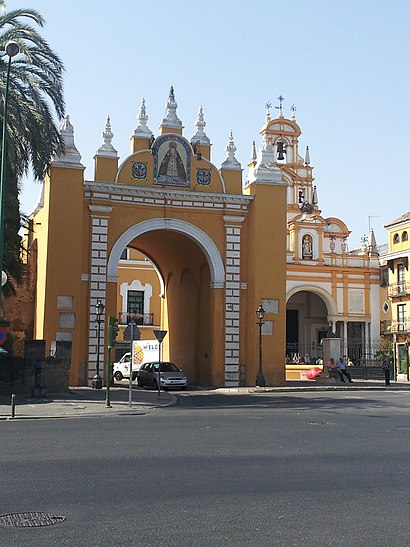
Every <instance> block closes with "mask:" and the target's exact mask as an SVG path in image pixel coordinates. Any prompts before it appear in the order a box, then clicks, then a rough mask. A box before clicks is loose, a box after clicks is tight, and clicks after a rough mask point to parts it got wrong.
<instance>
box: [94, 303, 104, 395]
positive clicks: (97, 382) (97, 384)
mask: <svg viewBox="0 0 410 547" xmlns="http://www.w3.org/2000/svg"><path fill="white" fill-rule="evenodd" d="M103 313H104V304H103V303H102V302H101V300H99V301H98V302H97V305H96V306H95V318H96V321H97V325H98V327H97V374H96V375H95V376H94V378H93V388H95V389H102V378H101V376H100V337H101V323H102V322H103V320H104V319H103V317H102V315H103Z"/></svg>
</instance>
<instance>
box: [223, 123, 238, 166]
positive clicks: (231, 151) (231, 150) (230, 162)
mask: <svg viewBox="0 0 410 547" xmlns="http://www.w3.org/2000/svg"><path fill="white" fill-rule="evenodd" d="M225 150H226V152H227V154H228V157H227V158H226V160H225V161H224V162H223V163H222V165H221V168H222V169H233V170H240V169H241V164H240V163H239V161H238V160H237V159H236V158H235V152H236V146H235V143H234V140H233V133H232V131H229V136H228V144H227V145H226V148H225Z"/></svg>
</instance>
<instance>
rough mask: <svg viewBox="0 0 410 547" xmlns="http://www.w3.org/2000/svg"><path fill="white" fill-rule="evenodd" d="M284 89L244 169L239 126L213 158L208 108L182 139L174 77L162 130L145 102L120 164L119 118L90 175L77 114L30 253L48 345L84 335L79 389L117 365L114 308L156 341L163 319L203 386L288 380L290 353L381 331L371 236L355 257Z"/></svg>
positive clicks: (75, 356) (67, 127)
mask: <svg viewBox="0 0 410 547" xmlns="http://www.w3.org/2000/svg"><path fill="white" fill-rule="evenodd" d="M279 99H280V108H279V109H278V116H277V117H276V118H271V116H270V108H268V111H267V114H266V119H265V120H264V125H263V127H262V130H261V132H260V134H261V138H260V143H258V146H257V145H256V143H255V142H254V143H253V146H252V157H251V161H250V163H249V165H248V170H247V172H246V173H245V177H243V174H242V166H241V163H240V162H239V161H238V159H237V158H236V147H235V143H234V137H233V134H232V132H230V133H229V138H228V143H227V146H226V159H225V161H223V162H222V164H221V165H220V167H219V168H218V167H217V166H215V165H214V164H213V163H212V158H211V142H210V139H209V137H208V136H207V134H206V133H205V126H206V123H205V120H204V113H203V110H202V107H201V108H200V109H199V113H198V117H197V120H196V124H195V125H196V132H195V133H194V135H193V136H192V137H191V138H187V137H186V136H184V134H183V129H184V128H183V125H182V122H181V120H180V119H179V118H178V115H177V103H176V99H175V94H174V90H173V88H171V90H170V92H169V96H168V100H167V103H166V111H165V116H164V118H163V120H162V122H161V124H160V126H159V132H158V134H157V135H154V134H153V132H152V131H151V130H150V129H149V127H148V115H147V109H146V105H145V101H144V100H142V104H141V108H140V112H139V115H138V120H137V126H136V128H135V130H134V132H133V134H132V136H131V150H130V154H129V156H128V157H127V158H125V159H124V160H122V161H121V162H120V161H119V157H118V153H117V151H116V149H115V148H114V145H113V134H112V131H111V122H110V119H109V118H108V119H107V122H106V126H105V129H104V132H103V143H102V144H101V146H100V147H99V148H98V150H97V152H96V155H95V157H94V177H93V180H85V178H84V166H83V165H82V164H81V155H80V152H79V151H78V150H77V148H76V145H75V141H74V128H73V125H72V124H71V121H70V119H69V117H68V116H67V117H66V119H65V121H64V123H63V124H62V126H61V133H62V135H63V137H64V140H65V143H66V149H65V153H64V154H63V155H61V156H58V157H56V158H55V159H54V161H53V163H52V165H51V167H50V170H49V174H48V176H47V177H46V179H45V180H44V183H43V192H42V197H41V200H40V202H39V204H38V206H37V208H36V210H35V211H34V213H33V214H32V216H31V221H32V226H33V229H34V232H33V235H32V236H31V239H30V249H31V252H32V253H35V257H36V261H35V262H36V264H35V269H36V289H35V290H36V307H35V312H34V325H35V327H34V329H35V338H39V339H44V340H46V343H47V347H48V349H49V350H50V351H52V348H53V345H54V344H55V341H56V340H69V341H71V342H72V363H71V372H70V383H71V384H72V385H84V384H88V385H90V384H91V382H92V379H93V377H94V375H95V374H96V372H97V369H98V367H99V366H100V368H101V366H103V365H101V364H100V363H102V364H104V363H105V361H106V357H107V347H106V346H107V344H106V341H107V340H106V338H107V318H108V317H109V316H114V317H116V318H118V319H119V322H120V324H121V325H122V327H125V326H126V324H127V322H128V321H129V318H130V317H137V319H138V320H137V323H138V328H139V331H140V334H141V337H142V338H145V339H149V338H150V337H152V333H153V330H154V329H164V330H166V331H167V336H166V337H165V339H164V343H163V358H165V359H170V360H172V361H174V362H175V363H176V364H177V365H178V366H179V367H180V368H182V369H183V370H184V372H185V373H186V374H187V376H188V381H189V383H190V384H196V385H202V386H232V387H233V386H239V385H255V382H256V377H257V376H259V374H260V373H261V372H262V375H263V378H264V381H265V382H266V385H282V384H284V383H285V378H286V376H285V362H286V358H287V359H288V360H292V359H295V358H297V359H300V357H301V356H304V357H306V358H309V360H310V359H311V360H312V361H313V359H315V358H316V357H320V356H321V340H322V338H324V337H326V336H329V335H336V336H338V337H340V338H341V339H342V341H343V345H344V347H345V348H346V351H348V350H349V351H353V350H350V349H349V348H353V347H356V346H357V348H358V347H359V346H360V347H361V348H365V347H366V345H369V344H370V342H371V340H373V339H375V338H378V337H379V319H380V309H379V308H380V296H379V285H380V282H379V278H380V276H379V266H378V255H377V250H376V243H375V241H374V236H371V238H370V240H369V243H368V244H367V245H366V246H365V247H364V248H362V249H361V250H360V251H357V252H349V250H348V242H347V239H348V236H349V233H350V232H349V230H348V228H347V226H346V225H345V223H344V222H343V221H342V220H339V219H338V218H335V217H325V216H322V213H321V211H320V209H319V206H318V191H317V188H316V186H314V185H313V180H314V179H313V169H312V167H311V165H310V158H309V149H308V148H306V150H305V153H304V157H302V156H301V155H300V151H299V138H300V136H301V130H300V128H299V126H298V124H297V123H296V119H295V111H294V110H293V111H292V116H291V117H290V118H289V119H288V118H285V117H284V115H283V111H282V100H283V99H282V97H280V98H279ZM268 106H269V105H268ZM100 302H101V303H102V304H103V305H104V316H103V321H102V323H101V324H98V317H97V311H96V306H97V304H98V303H100ZM260 306H262V308H263V310H264V312H265V314H264V316H263V318H262V320H261V319H258V317H257V314H256V311H257V310H258V309H260ZM260 323H261V324H260ZM358 351H359V350H358ZM360 351H363V349H362V350H360Z"/></svg>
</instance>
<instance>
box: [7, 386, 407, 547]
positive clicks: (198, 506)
mask: <svg viewBox="0 0 410 547" xmlns="http://www.w3.org/2000/svg"><path fill="white" fill-rule="evenodd" d="M178 398H179V400H180V404H179V405H177V406H175V407H169V408H164V409H156V410H153V411H150V412H149V413H148V414H146V415H144V416H128V415H124V416H112V417H109V418H87V417H84V418H76V419H61V420H59V419H54V420H27V421H14V422H13V421H3V422H0V435H1V441H2V442H1V444H0V470H1V496H0V515H5V514H12V513H17V514H18V516H20V515H22V514H23V513H25V512H44V513H46V514H48V515H56V516H64V517H65V520H64V521H63V522H61V523H58V524H55V525H51V526H41V527H27V526H25V527H5V526H1V525H0V545H2V546H3V545H4V546H7V547H13V546H28V547H29V546H34V545H35V546H37V547H38V546H47V547H54V546H56V547H57V546H65V545H70V546H79V547H81V546H84V547H85V546H87V547H88V546H97V545H98V546H134V545H135V546H144V547H149V546H167V547H168V546H170V547H174V546H178V547H181V546H183V547H185V546H187V547H188V546H194V547H197V546H204V547H208V546H210V547H213V546H215V547H224V546H255V547H259V546H260V547H263V546H284V547H286V546H314V547H319V546H328V545H329V546H330V545H331V546H333V545H337V546H342V545H343V546H374V547H375V546H407V545H408V544H409V543H410V540H409V538H410V523H409V516H408V512H409V503H410V469H409V468H410V458H409V441H410V393H409V392H367V391H356V392H344V393H341V392H331V393H328V392H326V393H323V392H322V393H315V394H313V393H286V394H285V393H276V394H273V393H268V394H252V395H241V396H225V395H216V394H210V395H205V394H201V393H196V392H191V393H189V392H188V393H186V394H185V393H184V394H179V395H178ZM22 518H24V516H23V517H22ZM0 522H1V517H0Z"/></svg>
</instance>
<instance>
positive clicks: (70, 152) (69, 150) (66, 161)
mask: <svg viewBox="0 0 410 547" xmlns="http://www.w3.org/2000/svg"><path fill="white" fill-rule="evenodd" d="M59 130H60V133H61V136H62V138H63V141H64V153H63V154H61V155H56V156H55V158H54V161H53V163H59V164H63V165H68V166H74V165H75V166H81V167H82V165H81V163H80V162H81V154H80V152H79V151H78V150H77V148H76V146H75V143H74V127H73V126H72V125H71V122H70V116H68V115H67V116H65V118H64V120H63V122H62V123H61V125H60V128H59Z"/></svg>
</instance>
